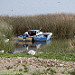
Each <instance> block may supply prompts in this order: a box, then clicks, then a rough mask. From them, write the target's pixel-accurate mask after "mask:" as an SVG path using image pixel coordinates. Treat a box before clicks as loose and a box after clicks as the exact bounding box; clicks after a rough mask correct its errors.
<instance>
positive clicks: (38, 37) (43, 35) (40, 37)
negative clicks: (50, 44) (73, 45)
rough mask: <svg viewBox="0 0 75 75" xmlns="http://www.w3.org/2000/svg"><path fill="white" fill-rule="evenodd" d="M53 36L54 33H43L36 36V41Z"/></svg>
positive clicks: (46, 39) (45, 39)
mask: <svg viewBox="0 0 75 75" xmlns="http://www.w3.org/2000/svg"><path fill="white" fill-rule="evenodd" d="M51 36H52V33H43V34H41V35H36V36H34V41H48V40H49V39H50V38H51Z"/></svg>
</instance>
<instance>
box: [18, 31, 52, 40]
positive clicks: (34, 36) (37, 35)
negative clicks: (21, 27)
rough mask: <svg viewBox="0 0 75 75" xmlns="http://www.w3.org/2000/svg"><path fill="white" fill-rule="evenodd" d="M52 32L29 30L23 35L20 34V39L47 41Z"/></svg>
mask: <svg viewBox="0 0 75 75" xmlns="http://www.w3.org/2000/svg"><path fill="white" fill-rule="evenodd" d="M51 36H52V33H43V32H41V31H40V30H28V32H25V33H24V34H23V35H21V36H18V40H19V41H47V40H49V39H50V38H51Z"/></svg>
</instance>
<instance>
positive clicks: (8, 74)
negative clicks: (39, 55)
mask: <svg viewBox="0 0 75 75" xmlns="http://www.w3.org/2000/svg"><path fill="white" fill-rule="evenodd" d="M0 74H1V75H12V74H13V75H24V74H25V73H24V72H21V71H10V70H8V71H0Z"/></svg>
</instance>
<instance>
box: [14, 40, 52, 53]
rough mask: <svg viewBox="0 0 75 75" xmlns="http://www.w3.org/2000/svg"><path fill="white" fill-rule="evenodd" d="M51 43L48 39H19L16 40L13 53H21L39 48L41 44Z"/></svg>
mask: <svg viewBox="0 0 75 75" xmlns="http://www.w3.org/2000/svg"><path fill="white" fill-rule="evenodd" d="M49 43H51V41H50V40H49V41H46V42H22V41H18V42H16V44H15V45H16V46H15V49H14V52H13V53H20V52H24V51H26V50H28V51H29V50H35V49H36V50H38V49H39V48H40V47H41V46H43V45H48V44H49Z"/></svg>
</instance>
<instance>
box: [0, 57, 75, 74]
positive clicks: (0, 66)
mask: <svg viewBox="0 0 75 75" xmlns="http://www.w3.org/2000/svg"><path fill="white" fill-rule="evenodd" d="M73 69H75V62H66V61H59V60H56V59H55V60H52V59H41V58H35V57H32V58H27V57H14V58H0V71H8V70H10V71H23V72H28V74H27V75H33V73H35V72H39V73H38V74H36V73H35V75H53V74H54V75H70V74H69V72H70V71H72V70H73ZM25 75H26V74H25Z"/></svg>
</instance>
